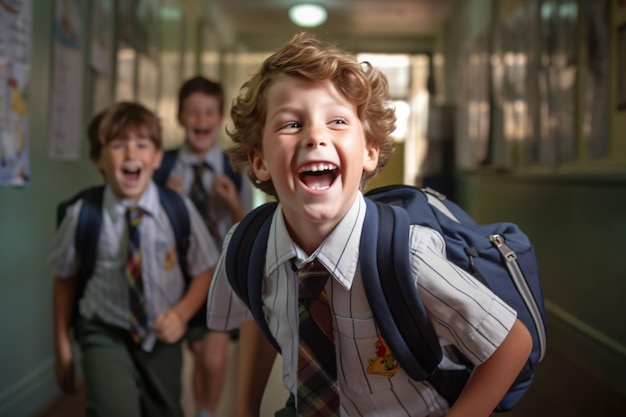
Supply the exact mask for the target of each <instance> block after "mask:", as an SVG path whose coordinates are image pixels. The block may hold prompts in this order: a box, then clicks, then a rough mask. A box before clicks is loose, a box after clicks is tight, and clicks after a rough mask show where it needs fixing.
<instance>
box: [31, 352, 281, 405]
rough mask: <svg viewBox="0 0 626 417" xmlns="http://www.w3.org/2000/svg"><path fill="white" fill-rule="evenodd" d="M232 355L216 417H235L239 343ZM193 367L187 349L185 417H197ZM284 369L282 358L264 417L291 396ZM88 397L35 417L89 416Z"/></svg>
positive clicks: (65, 402) (274, 372) (266, 398)
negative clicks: (192, 388) (283, 378)
mask: <svg viewBox="0 0 626 417" xmlns="http://www.w3.org/2000/svg"><path fill="white" fill-rule="evenodd" d="M228 354H229V364H228V374H227V378H226V386H225V387H224V393H223V398H222V401H221V402H220V405H219V408H218V411H217V416H216V417H229V416H233V415H234V409H235V401H236V398H235V397H236V395H235V393H236V386H235V385H236V380H235V375H236V374H237V362H236V360H233V358H237V356H238V355H239V343H238V342H231V345H230V346H229V353H228ZM192 364H193V358H192V356H191V352H190V351H189V350H187V349H185V350H184V355H183V370H182V375H183V396H182V399H181V400H182V405H183V411H184V412H185V417H195V414H194V413H195V410H194V404H193V396H192V395H193V394H192V390H191V373H192ZM281 366H282V362H281V360H280V357H278V358H277V359H276V363H275V364H274V368H273V370H272V373H271V375H270V379H269V381H268V389H267V391H266V394H265V396H264V397H263V403H262V406H261V416H260V417H273V416H274V411H275V410H277V409H279V408H280V407H281V406H282V405H283V404H284V402H285V399H286V398H287V392H286V390H285V389H284V388H283V386H282V381H281V376H280V375H281V369H280V368H281ZM84 394H85V393H84V390H83V389H80V390H79V392H78V393H77V394H76V395H75V396H71V397H70V396H66V395H63V396H61V397H59V398H58V399H57V400H56V401H54V402H52V403H51V404H50V405H49V406H47V407H46V408H45V409H43V410H41V411H40V412H38V413H37V414H35V415H34V416H32V417H83V416H84V415H85V400H84V398H85V396H84Z"/></svg>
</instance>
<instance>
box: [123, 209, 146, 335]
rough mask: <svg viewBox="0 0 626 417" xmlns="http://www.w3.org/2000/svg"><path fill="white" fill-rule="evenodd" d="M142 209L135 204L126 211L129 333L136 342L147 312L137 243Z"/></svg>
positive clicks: (139, 247) (141, 331) (142, 329)
mask: <svg viewBox="0 0 626 417" xmlns="http://www.w3.org/2000/svg"><path fill="white" fill-rule="evenodd" d="M142 215H143V211H142V210H141V209H140V208H139V207H136V206H133V207H129V208H128V210H127V211H126V221H127V223H128V259H127V263H126V280H127V281H128V294H129V310H130V311H129V316H130V317H129V319H130V335H131V337H132V338H133V340H134V341H135V342H137V343H141V342H142V341H143V339H144V338H145V337H146V333H147V330H148V313H147V311H148V310H147V308H146V295H145V293H144V288H143V281H142V278H141V246H140V244H139V225H140V224H141V217H142Z"/></svg>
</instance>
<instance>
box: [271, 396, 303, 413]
mask: <svg viewBox="0 0 626 417" xmlns="http://www.w3.org/2000/svg"><path fill="white" fill-rule="evenodd" d="M297 415H298V413H297V412H296V398H295V396H294V395H293V394H289V397H288V398H287V402H286V403H285V407H283V408H281V409H280V410H278V411H277V412H275V413H274V417H296V416H297Z"/></svg>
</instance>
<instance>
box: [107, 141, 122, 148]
mask: <svg viewBox="0 0 626 417" xmlns="http://www.w3.org/2000/svg"><path fill="white" fill-rule="evenodd" d="M123 147H124V141H121V140H114V141H111V142H109V148H111V149H122V148H123Z"/></svg>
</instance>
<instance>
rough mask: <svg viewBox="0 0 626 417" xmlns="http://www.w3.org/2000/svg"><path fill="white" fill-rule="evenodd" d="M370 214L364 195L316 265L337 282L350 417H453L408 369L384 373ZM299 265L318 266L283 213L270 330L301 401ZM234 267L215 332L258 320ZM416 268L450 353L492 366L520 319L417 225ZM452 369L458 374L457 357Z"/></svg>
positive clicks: (267, 304) (270, 272) (340, 356)
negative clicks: (367, 270) (366, 272)
mask: <svg viewBox="0 0 626 417" xmlns="http://www.w3.org/2000/svg"><path fill="white" fill-rule="evenodd" d="M279 208H280V206H279ZM365 208H366V205H365V201H364V199H363V196H362V195H361V194H359V197H358V198H357V199H356V201H355V203H354V204H353V206H352V208H351V209H350V210H349V212H348V213H347V215H346V216H345V217H344V219H343V220H342V221H341V222H340V223H339V225H338V226H337V227H336V228H335V230H334V231H333V232H332V233H331V234H330V235H329V236H328V238H327V239H326V240H325V241H324V242H323V244H322V245H321V246H320V248H318V250H317V251H316V252H315V253H314V254H313V255H311V257H310V258H314V257H317V259H319V261H320V262H321V263H322V264H323V265H324V266H325V267H326V269H328V271H329V272H330V273H331V274H332V276H333V277H334V278H335V279H334V280H329V281H328V283H327V284H326V291H327V294H328V296H329V299H330V302H331V306H332V310H333V316H334V329H333V330H334V336H335V346H336V350H337V370H338V379H339V384H340V388H339V389H340V393H341V394H340V397H341V408H342V411H341V415H342V416H412V417H413V416H443V415H445V413H446V411H447V410H448V405H447V403H446V401H445V400H444V399H443V398H442V397H440V396H439V395H438V394H437V392H436V391H435V390H434V389H433V388H432V387H431V386H430V384H428V383H423V382H418V381H413V380H411V379H410V378H409V377H408V376H407V375H406V373H405V372H404V370H402V369H399V370H397V371H396V372H395V373H393V375H384V373H385V372H384V371H383V370H381V369H378V368H377V366H376V363H377V362H379V361H377V358H378V359H380V357H379V356H377V352H378V353H379V352H380V351H379V350H378V348H377V346H378V347H380V332H379V330H378V329H377V326H376V323H375V322H374V319H373V315H372V311H371V309H370V307H369V304H368V302H367V297H366V295H365V292H364V289H363V284H362V279H361V272H360V270H359V262H358V256H359V241H360V238H361V229H362V226H363V220H364V217H365ZM229 238H230V235H229V236H227V238H226V239H227V241H228V240H229ZM225 243H226V244H227V242H225ZM225 247H226V246H225ZM294 258H295V262H296V264H297V266H300V264H303V263H305V262H307V261H308V260H309V259H306V255H305V254H304V252H303V251H302V250H301V249H300V248H298V246H297V245H296V244H295V243H294V242H293V241H292V240H291V238H290V236H289V234H288V232H287V228H286V225H285V223H284V219H283V216H282V214H281V211H280V209H279V210H277V211H276V212H275V213H274V217H273V220H272V226H271V229H270V235H269V238H268V248H267V258H266V265H265V276H266V278H265V280H264V293H263V304H264V310H265V314H266V319H267V321H268V323H269V327H270V329H271V331H272V333H273V335H274V337H275V338H276V340H277V341H278V343H279V344H280V346H281V351H282V356H283V383H284V385H285V387H286V388H287V389H288V390H289V391H291V392H293V393H295V391H296V377H297V375H296V371H297V360H298V352H297V349H298V314H297V311H298V310H297V309H298V307H297V276H296V273H295V272H294V271H293V269H292V267H291V260H292V259H294ZM224 259H225V256H222V257H221V259H220V261H219V263H218V266H217V269H216V274H215V278H214V280H213V284H212V286H211V290H210V292H209V300H208V325H209V327H211V328H215V329H223V330H225V329H232V328H236V327H238V326H240V325H241V323H242V322H244V321H246V320H250V319H252V316H251V314H250V312H249V310H248V308H247V307H246V306H245V305H244V304H243V302H242V301H241V300H240V299H239V298H238V297H237V296H236V295H234V294H233V293H232V290H231V288H230V285H229V284H228V279H227V277H226V275H225V269H224ZM410 262H411V269H412V272H413V276H414V278H415V281H416V285H417V288H418V291H419V294H420V297H421V298H422V300H423V302H424V305H425V307H426V310H427V311H428V313H429V316H430V317H431V322H432V324H433V327H434V329H435V332H436V333H437V335H438V336H439V339H440V343H441V345H442V346H444V345H448V344H453V345H455V346H456V347H457V348H459V349H460V350H461V351H462V352H463V353H464V354H465V355H466V356H467V357H468V358H469V359H470V360H472V361H473V362H474V363H475V364H479V363H482V362H483V361H485V360H486V359H487V358H488V357H489V356H490V355H491V354H492V353H493V352H494V351H495V349H496V348H497V347H498V346H499V345H500V343H501V342H502V340H503V339H504V338H505V337H506V335H507V334H508V332H509V330H510V328H511V326H512V325H513V323H514V321H515V318H516V313H515V311H514V310H512V309H511V308H510V307H509V306H507V305H506V304H505V303H504V302H502V301H501V300H500V299H499V298H498V297H496V296H495V295H494V294H493V293H492V292H491V291H489V290H488V289H487V288H485V287H484V286H483V285H481V284H479V283H478V282H477V281H476V280H475V279H474V278H472V277H471V276H470V275H468V274H466V273H465V272H463V271H462V270H460V269H459V268H458V267H456V266H455V265H453V264H452V263H450V262H448V261H447V260H446V258H445V244H444V241H443V239H442V237H441V235H439V234H438V233H437V232H435V231H434V230H432V229H429V228H425V227H422V226H411V232H410ZM444 352H445V350H444ZM442 364H443V366H446V367H448V366H454V364H453V362H451V360H450V358H448V357H445V358H444V361H443V363H442Z"/></svg>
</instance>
